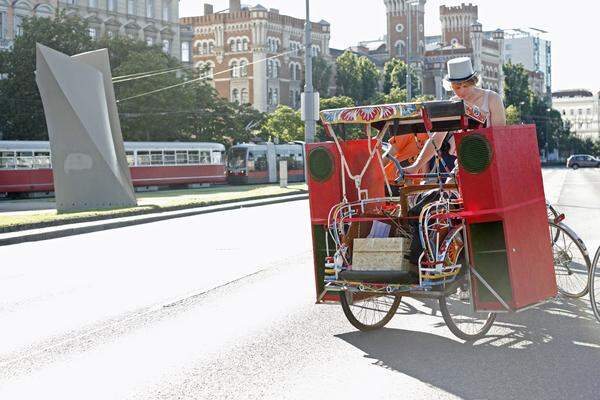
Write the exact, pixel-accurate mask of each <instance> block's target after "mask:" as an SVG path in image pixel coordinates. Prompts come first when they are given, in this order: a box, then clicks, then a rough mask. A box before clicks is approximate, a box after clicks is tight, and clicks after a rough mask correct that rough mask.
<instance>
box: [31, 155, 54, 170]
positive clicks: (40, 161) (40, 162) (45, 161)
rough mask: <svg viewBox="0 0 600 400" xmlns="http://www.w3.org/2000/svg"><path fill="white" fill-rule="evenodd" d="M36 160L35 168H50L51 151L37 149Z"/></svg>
mask: <svg viewBox="0 0 600 400" xmlns="http://www.w3.org/2000/svg"><path fill="white" fill-rule="evenodd" d="M34 154H35V160H34V168H40V169H42V168H43V169H46V168H50V165H51V163H50V153H49V152H47V151H36V152H35V153H34Z"/></svg>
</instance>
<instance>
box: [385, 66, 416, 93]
mask: <svg viewBox="0 0 600 400" xmlns="http://www.w3.org/2000/svg"><path fill="white" fill-rule="evenodd" d="M407 71H408V65H407V64H406V63H405V62H404V61H402V60H400V59H399V58H392V59H391V60H389V61H388V62H386V63H385V65H384V66H383V92H384V93H385V94H390V93H391V91H392V89H394V88H396V89H406V74H407ZM410 74H411V88H412V93H413V96H415V97H416V96H419V95H420V90H419V78H418V76H417V73H416V72H415V71H414V70H413V69H412V68H411V72H410ZM405 101H406V100H405Z"/></svg>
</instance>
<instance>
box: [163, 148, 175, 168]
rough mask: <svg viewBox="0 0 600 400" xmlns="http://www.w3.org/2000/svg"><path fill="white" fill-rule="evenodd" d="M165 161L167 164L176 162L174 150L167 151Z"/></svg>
mask: <svg viewBox="0 0 600 400" xmlns="http://www.w3.org/2000/svg"><path fill="white" fill-rule="evenodd" d="M164 161H165V165H173V164H175V152H174V151H173V150H168V151H165V156H164Z"/></svg>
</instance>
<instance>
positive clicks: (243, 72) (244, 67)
mask: <svg viewBox="0 0 600 400" xmlns="http://www.w3.org/2000/svg"><path fill="white" fill-rule="evenodd" d="M240 76H241V77H247V76H248V62H247V61H246V60H242V61H240Z"/></svg>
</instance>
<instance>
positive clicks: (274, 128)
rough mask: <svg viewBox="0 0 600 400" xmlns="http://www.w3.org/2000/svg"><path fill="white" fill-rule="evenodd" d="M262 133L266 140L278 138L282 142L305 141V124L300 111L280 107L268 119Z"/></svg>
mask: <svg viewBox="0 0 600 400" xmlns="http://www.w3.org/2000/svg"><path fill="white" fill-rule="evenodd" d="M262 133H263V135H264V137H265V138H277V139H279V141H280V142H291V141H293V140H304V122H302V120H301V119H300V113H299V112H298V111H294V110H293V109H291V108H290V107H288V106H284V105H280V106H279V107H277V109H276V110H275V111H274V112H273V113H271V114H270V115H269V116H268V117H267V119H266V121H265V123H264V124H263V126H262Z"/></svg>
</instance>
